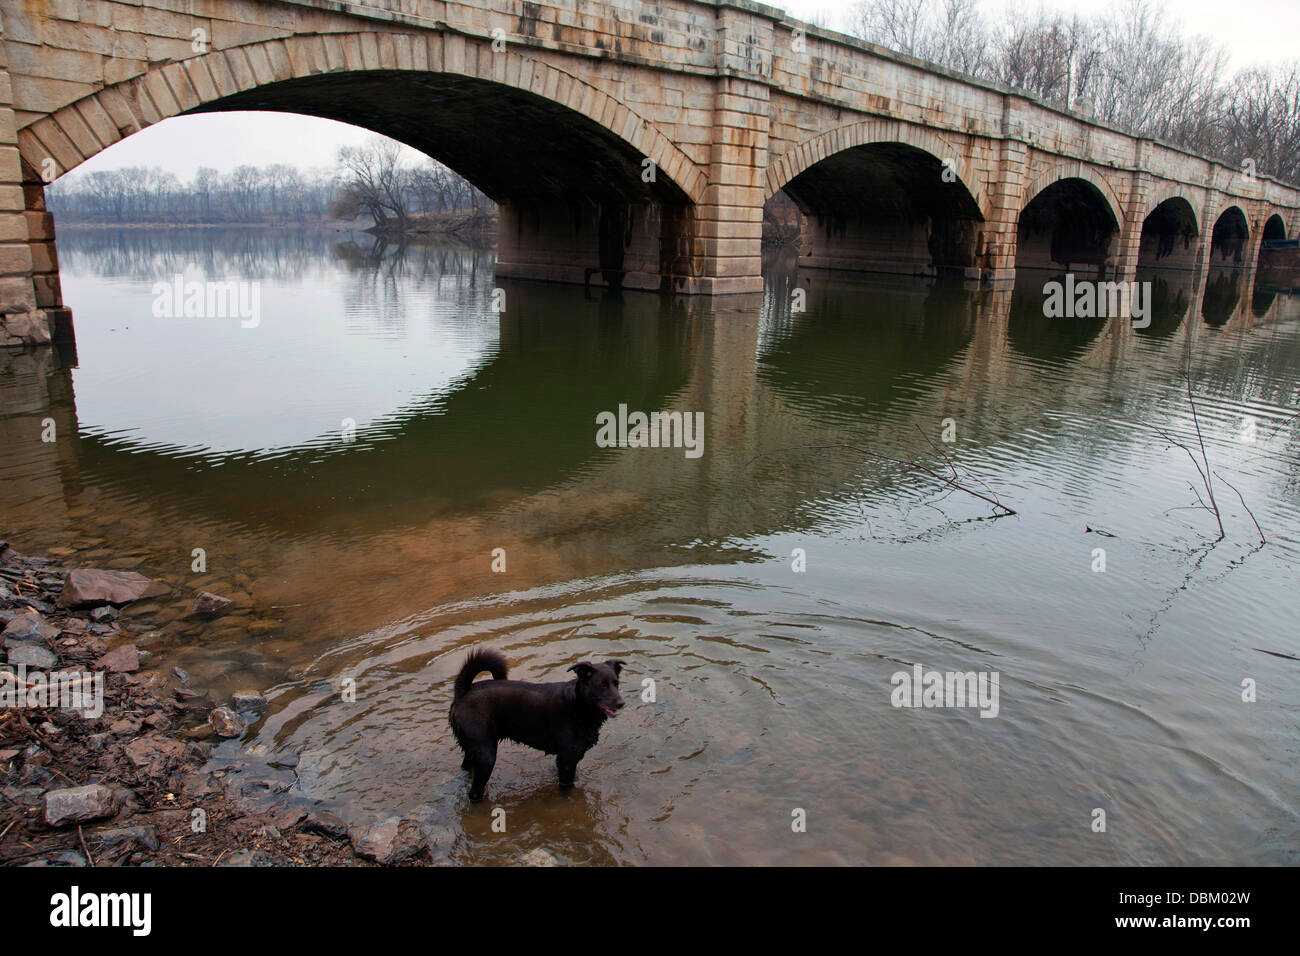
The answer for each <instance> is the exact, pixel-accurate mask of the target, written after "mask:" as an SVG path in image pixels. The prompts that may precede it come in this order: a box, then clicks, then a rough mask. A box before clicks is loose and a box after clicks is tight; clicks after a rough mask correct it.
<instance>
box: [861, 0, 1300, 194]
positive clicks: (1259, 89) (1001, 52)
mask: <svg viewBox="0 0 1300 956" xmlns="http://www.w3.org/2000/svg"><path fill="white" fill-rule="evenodd" d="M1224 15H1225V16H1231V15H1232V13H1231V11H1230V10H1228V9H1226V8H1225V12H1224ZM1261 29H1267V26H1266V25H1261ZM850 32H852V33H854V34H856V35H858V36H860V37H862V38H863V39H865V40H868V41H870V42H872V43H877V44H879V45H881V46H885V47H889V48H890V49H893V50H898V51H900V52H902V53H907V54H910V55H912V56H916V57H918V58H920V59H923V60H929V61H931V62H933V63H937V64H939V65H940V66H943V67H947V68H948V69H951V70H955V71H957V72H960V73H965V74H968V75H970V76H973V77H976V78H978V79H984V80H990V81H993V82H996V83H999V84H1001V85H1003V86H1007V87H1011V88H1014V89H1019V90H1024V91H1025V92H1027V93H1029V94H1031V95H1033V96H1035V97H1038V98H1039V99H1042V100H1043V101H1045V102H1048V103H1053V104H1057V105H1061V106H1067V107H1069V108H1071V109H1075V110H1078V111H1080V112H1083V113H1085V114H1086V115H1090V116H1094V117H1095V118H1097V119H1098V120H1101V121H1102V122H1104V123H1108V124H1111V125H1114V126H1119V127H1122V128H1124V129H1127V130H1131V131H1133V132H1135V133H1138V134H1139V135H1142V136H1150V137H1154V138H1157V139H1161V140H1164V141H1166V142H1169V143H1172V144H1174V145H1177V146H1182V147H1185V148H1187V149H1190V150H1192V151H1194V152H1197V153H1201V154H1203V155H1206V156H1210V157H1212V158H1216V159H1221V160H1223V161H1225V162H1226V163H1227V164H1228V165H1231V166H1237V167H1240V166H1241V165H1242V163H1244V162H1245V161H1247V160H1249V161H1251V162H1252V163H1253V168H1254V171H1255V172H1258V173H1262V174H1269V175H1273V176H1276V177H1278V178H1280V179H1283V180H1286V181H1288V182H1292V183H1300V60H1296V61H1293V62H1290V63H1287V64H1283V65H1280V66H1275V67H1272V68H1262V67H1251V68H1247V69H1242V70H1238V71H1236V72H1234V73H1231V74H1229V72H1228V56H1227V53H1226V52H1225V50H1224V49H1223V48H1222V47H1220V46H1218V45H1217V44H1215V43H1214V42H1213V41H1212V40H1210V39H1209V38H1207V37H1203V36H1196V37H1191V36H1187V35H1185V34H1184V33H1183V31H1182V30H1181V28H1180V27H1178V26H1177V25H1176V24H1173V23H1171V22H1170V21H1169V20H1168V19H1167V18H1166V13H1165V8H1164V7H1163V6H1162V5H1161V4H1159V3H1158V2H1155V0H1120V2H1118V3H1117V4H1116V6H1115V7H1114V8H1112V10H1111V11H1110V12H1109V13H1107V14H1105V15H1100V16H1092V17H1087V16H1079V15H1077V14H1076V15H1066V14H1063V13H1054V12H1050V11H1048V10H1046V9H1042V8H1039V9H1038V10H1036V11H1027V10H1024V9H1020V10H1016V9H1012V10H1010V11H1009V12H1008V14H1007V16H1006V17H1005V18H1004V19H1002V20H1000V21H998V22H996V23H992V22H989V21H988V20H986V19H985V17H984V16H983V14H982V13H981V12H980V3H979V0H859V2H858V4H857V6H856V7H854V8H853V11H852V13H851V15H850Z"/></svg>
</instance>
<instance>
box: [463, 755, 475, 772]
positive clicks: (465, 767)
mask: <svg viewBox="0 0 1300 956" xmlns="http://www.w3.org/2000/svg"><path fill="white" fill-rule="evenodd" d="M460 769H461V770H473V769H474V764H473V762H472V761H471V760H470V759H469V754H466V755H465V759H464V760H462V761H461V762H460Z"/></svg>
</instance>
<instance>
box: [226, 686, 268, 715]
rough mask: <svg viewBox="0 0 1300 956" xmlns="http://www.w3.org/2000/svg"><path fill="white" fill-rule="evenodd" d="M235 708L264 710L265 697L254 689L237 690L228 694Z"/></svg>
mask: <svg viewBox="0 0 1300 956" xmlns="http://www.w3.org/2000/svg"><path fill="white" fill-rule="evenodd" d="M230 699H231V700H232V701H233V702H234V704H235V710H241V711H242V710H254V711H257V710H265V709H266V697H265V696H263V695H262V694H261V693H259V692H258V691H255V690H237V691H235V692H234V693H233V694H231V695H230Z"/></svg>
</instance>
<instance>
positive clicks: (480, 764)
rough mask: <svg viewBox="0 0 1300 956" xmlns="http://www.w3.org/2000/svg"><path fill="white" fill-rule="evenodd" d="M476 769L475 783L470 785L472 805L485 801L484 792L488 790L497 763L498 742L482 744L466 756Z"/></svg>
mask: <svg viewBox="0 0 1300 956" xmlns="http://www.w3.org/2000/svg"><path fill="white" fill-rule="evenodd" d="M466 759H467V760H469V761H470V763H471V764H472V765H473V769H474V782H473V783H472V784H470V788H469V799H470V802H471V803H478V802H479V801H480V800H482V799H483V792H484V791H485V790H486V789H487V783H488V777H490V776H492V768H493V767H495V766H496V763H497V745H496V742H495V741H493V742H492V743H485V744H480V745H479V746H477V747H475V748H474V749H473V750H472V751H470V752H469V754H468V755H467V756H466Z"/></svg>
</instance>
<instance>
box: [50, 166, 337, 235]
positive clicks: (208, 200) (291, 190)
mask: <svg viewBox="0 0 1300 956" xmlns="http://www.w3.org/2000/svg"><path fill="white" fill-rule="evenodd" d="M339 188H340V183H339V176H338V174H337V173H336V172H334V171H332V170H323V169H307V170H302V169H297V168H295V167H293V166H289V165H286V164H284V163H276V164H273V165H270V166H248V165H245V166H236V167H235V168H234V169H232V170H230V171H229V172H225V173H222V172H219V171H218V170H216V169H212V168H211V167H206V166H205V167H201V168H200V169H199V170H198V171H197V172H195V174H194V176H193V177H192V178H191V179H190V180H189V181H188V182H183V181H182V180H181V179H180V178H179V177H178V176H176V174H175V173H171V172H168V171H166V170H164V169H160V168H158V167H156V166H125V167H122V168H120V169H104V170H97V171H95V172H88V173H75V172H74V173H69V174H68V175H67V176H64V177H63V178H61V179H59V180H58V181H57V182H56V183H54V184H53V185H52V186H51V187H49V188H48V189H46V191H45V199H46V204H47V205H48V207H49V208H50V209H51V211H53V213H54V215H55V219H56V221H62V222H103V223H113V222H121V223H128V222H129V223H137V222H147V223H183V222H203V223H222V222H274V221H279V222H306V221H308V220H311V219H321V218H324V217H325V216H326V215H327V213H328V210H329V205H330V203H331V202H333V201H334V198H335V197H336V195H337V194H338V191H339Z"/></svg>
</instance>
